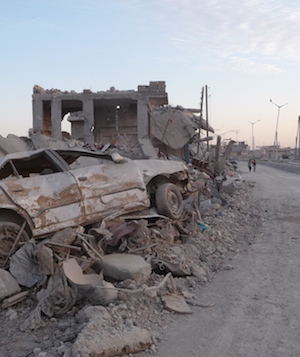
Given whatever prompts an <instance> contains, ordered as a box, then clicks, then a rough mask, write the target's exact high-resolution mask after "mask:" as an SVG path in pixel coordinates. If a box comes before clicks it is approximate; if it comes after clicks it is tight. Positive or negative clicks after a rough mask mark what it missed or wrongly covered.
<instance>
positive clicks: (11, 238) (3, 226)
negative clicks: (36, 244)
mask: <svg viewBox="0 0 300 357" xmlns="http://www.w3.org/2000/svg"><path fill="white" fill-rule="evenodd" d="M20 229H21V226H20V225H18V224H17V223H13V222H0V268H5V267H7V266H8V263H9V260H8V258H9V254H13V253H14V252H15V251H16V250H17V249H18V248H19V245H18V244H17V245H16V247H14V249H13V250H12V248H13V245H14V242H15V240H16V238H17V236H18V233H19V232H20ZM28 240H29V236H28V234H27V233H26V231H25V230H23V232H22V234H21V237H20V238H19V242H18V243H20V242H26V241H28Z"/></svg>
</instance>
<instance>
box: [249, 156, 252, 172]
mask: <svg viewBox="0 0 300 357" xmlns="http://www.w3.org/2000/svg"><path fill="white" fill-rule="evenodd" d="M251 168H252V161H251V159H249V160H248V169H249V172H251Z"/></svg>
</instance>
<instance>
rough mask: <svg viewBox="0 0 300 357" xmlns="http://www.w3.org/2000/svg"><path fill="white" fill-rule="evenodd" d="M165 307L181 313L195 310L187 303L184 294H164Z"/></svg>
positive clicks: (189, 312)
mask: <svg viewBox="0 0 300 357" xmlns="http://www.w3.org/2000/svg"><path fill="white" fill-rule="evenodd" d="M162 301H163V303H164V308H165V309H166V310H168V311H174V312H177V313H179V314H192V313H193V311H192V310H191V308H190V307H189V306H188V304H187V303H186V301H185V299H184V297H183V296H179V295H175V294H170V295H164V296H162Z"/></svg>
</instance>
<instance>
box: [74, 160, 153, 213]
mask: <svg viewBox="0 0 300 357" xmlns="http://www.w3.org/2000/svg"><path fill="white" fill-rule="evenodd" d="M105 161H106V163H101V164H97V165H91V166H86V167H84V168H80V169H75V170H71V171H70V172H72V174H73V175H74V177H75V179H76V181H77V184H78V186H79V187H80V190H81V194H82V197H83V202H84V206H85V213H86V215H87V217H88V219H89V220H96V219H102V218H104V217H106V216H108V215H110V214H111V213H113V212H116V213H117V212H119V213H120V214H123V213H127V212H133V211H137V210H140V209H144V208H147V207H149V204H150V201H149V197H148V194H147V190H146V187H145V183H144V180H143V176H142V173H141V172H140V170H139V169H138V167H137V166H136V165H135V163H134V161H132V160H130V159H125V160H123V162H122V163H114V162H112V161H109V160H105Z"/></svg>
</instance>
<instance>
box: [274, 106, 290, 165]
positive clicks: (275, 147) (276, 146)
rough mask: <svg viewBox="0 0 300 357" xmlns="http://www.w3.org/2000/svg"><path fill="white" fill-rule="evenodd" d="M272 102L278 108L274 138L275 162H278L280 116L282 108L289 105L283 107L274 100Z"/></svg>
mask: <svg viewBox="0 0 300 357" xmlns="http://www.w3.org/2000/svg"><path fill="white" fill-rule="evenodd" d="M270 102H271V103H273V104H274V105H276V107H277V108H278V111H277V120H276V129H275V138H274V149H275V160H276V161H277V160H278V122H279V115H280V108H281V107H283V106H284V105H287V104H288V103H285V104H282V105H278V104H276V103H274V102H273V101H272V99H270Z"/></svg>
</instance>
